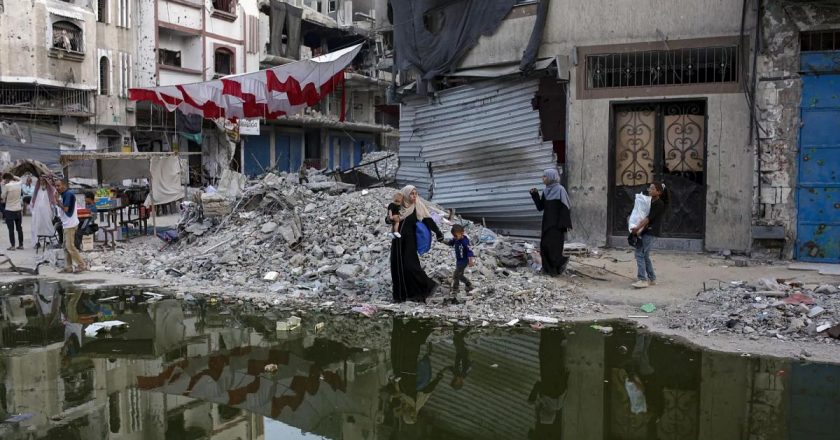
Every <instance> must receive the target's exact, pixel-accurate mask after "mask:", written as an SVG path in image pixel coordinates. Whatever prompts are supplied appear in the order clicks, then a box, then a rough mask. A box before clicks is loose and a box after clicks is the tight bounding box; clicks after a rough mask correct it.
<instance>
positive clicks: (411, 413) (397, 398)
mask: <svg viewBox="0 0 840 440" xmlns="http://www.w3.org/2000/svg"><path fill="white" fill-rule="evenodd" d="M431 333H432V325H431V324H430V323H428V322H425V321H409V322H406V323H404V322H403V321H402V319H401V318H394V328H393V331H392V333H391V365H392V367H393V369H394V376H395V380H394V381H393V382H392V383H390V384H389V388H390V391H391V405H392V408H393V409H394V415H395V416H397V417H399V418H401V419H402V421H403V422H405V423H406V424H409V425H413V424H415V423H417V417H418V415H419V413H420V410H421V409H422V408H423V406H424V405H425V404H426V402H428V400H429V398H430V397H431V395H432V393H433V392H434V390H435V388H436V387H437V385H438V383H440V380H441V379H442V378H443V373H444V370H441V371H439V372H438V373H437V374H436V375H434V378H432V361H431V358H430V357H429V356H430V354H431V345H428V346H427V347H428V348H427V351H426V353H425V354H424V355H423V357H422V358H421V359H419V360H418V357H419V356H420V350H421V348H422V346H423V344H425V343H426V339H427V338H428V337H429V335H430V334H431Z"/></svg>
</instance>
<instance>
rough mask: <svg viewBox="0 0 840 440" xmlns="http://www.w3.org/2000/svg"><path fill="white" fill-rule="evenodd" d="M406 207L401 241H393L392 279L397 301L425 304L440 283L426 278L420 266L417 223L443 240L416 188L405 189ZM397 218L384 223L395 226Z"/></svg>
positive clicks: (396, 239) (404, 208)
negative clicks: (423, 225) (421, 223)
mask: <svg viewBox="0 0 840 440" xmlns="http://www.w3.org/2000/svg"><path fill="white" fill-rule="evenodd" d="M402 193H403V207H402V209H400V215H399V221H400V231H399V232H400V236H401V237H400V238H394V239H393V240H391V280H392V281H393V284H394V286H393V288H394V290H393V296H394V302H403V301H405V300H410V301H418V302H424V301H425V300H426V297H428V296H429V295H430V294H431V293H432V291H434V289H435V288H436V287H437V283H436V282H434V281H433V280H432V279H430V278H429V276H428V275H426V272H424V271H423V268H422V267H421V266H420V257H419V256H418V255H417V237H416V233H417V222H423V224H425V225H426V227H428V228H429V231H431V232H432V233H433V234H435V236H437V239H438V241H442V240H443V233H442V232H440V229H439V228H438V227H437V225H436V224H435V222H434V220H432V218H431V215H430V214H429V209H428V208H426V205H425V204H424V203H423V200H422V199H420V197H419V196H418V195H417V189H416V188H415V187H414V186H412V185H408V186H406V187H405V188H403V189H402ZM396 217H397V216H393V217H390V216H389V217H388V218H386V219H385V222H386V223H388V224H393V223H394V222H395V221H396V220H397V218H396Z"/></svg>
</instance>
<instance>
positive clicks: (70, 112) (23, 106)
mask: <svg viewBox="0 0 840 440" xmlns="http://www.w3.org/2000/svg"><path fill="white" fill-rule="evenodd" d="M90 93H91V92H90V91H88V90H78V89H66V88H61V87H47V86H40V85H30V84H9V83H0V113H6V114H9V113H15V114H29V115H54V116H76V117H91V116H93V115H94V112H93V109H92V108H91V100H90Z"/></svg>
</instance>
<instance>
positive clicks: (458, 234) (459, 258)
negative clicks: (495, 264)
mask: <svg viewBox="0 0 840 440" xmlns="http://www.w3.org/2000/svg"><path fill="white" fill-rule="evenodd" d="M452 237H453V238H452V240H449V242H448V243H447V244H448V245H450V246H452V247H454V248H455V273H454V274H453V275H452V278H453V281H452V294H453V295H457V294H458V288H459V286H460V282H462V281H463V283H464V291H465V292H467V293H469V292H470V290H472V288H473V286H472V283H471V282H470V280H468V279H467V277H465V276H464V271H465V270H466V269H467V266H474V265H475V256H474V255H473V252H472V250H471V249H470V239H469V238H467V237H465V236H464V227H463V226H461V225H454V226H452Z"/></svg>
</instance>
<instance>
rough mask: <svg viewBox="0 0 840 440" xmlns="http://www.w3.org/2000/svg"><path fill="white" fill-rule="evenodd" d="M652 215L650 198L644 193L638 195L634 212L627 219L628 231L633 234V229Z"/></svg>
mask: <svg viewBox="0 0 840 440" xmlns="http://www.w3.org/2000/svg"><path fill="white" fill-rule="evenodd" d="M649 213H650V196H646V195H644V194H642V193H639V194H636V203H635V204H633V212H631V213H630V218H629V219H627V231H628V232H633V228H635V227H636V226H638V225H639V223H641V222H642V220H644V219H646V218H647V216H648V214H649Z"/></svg>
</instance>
